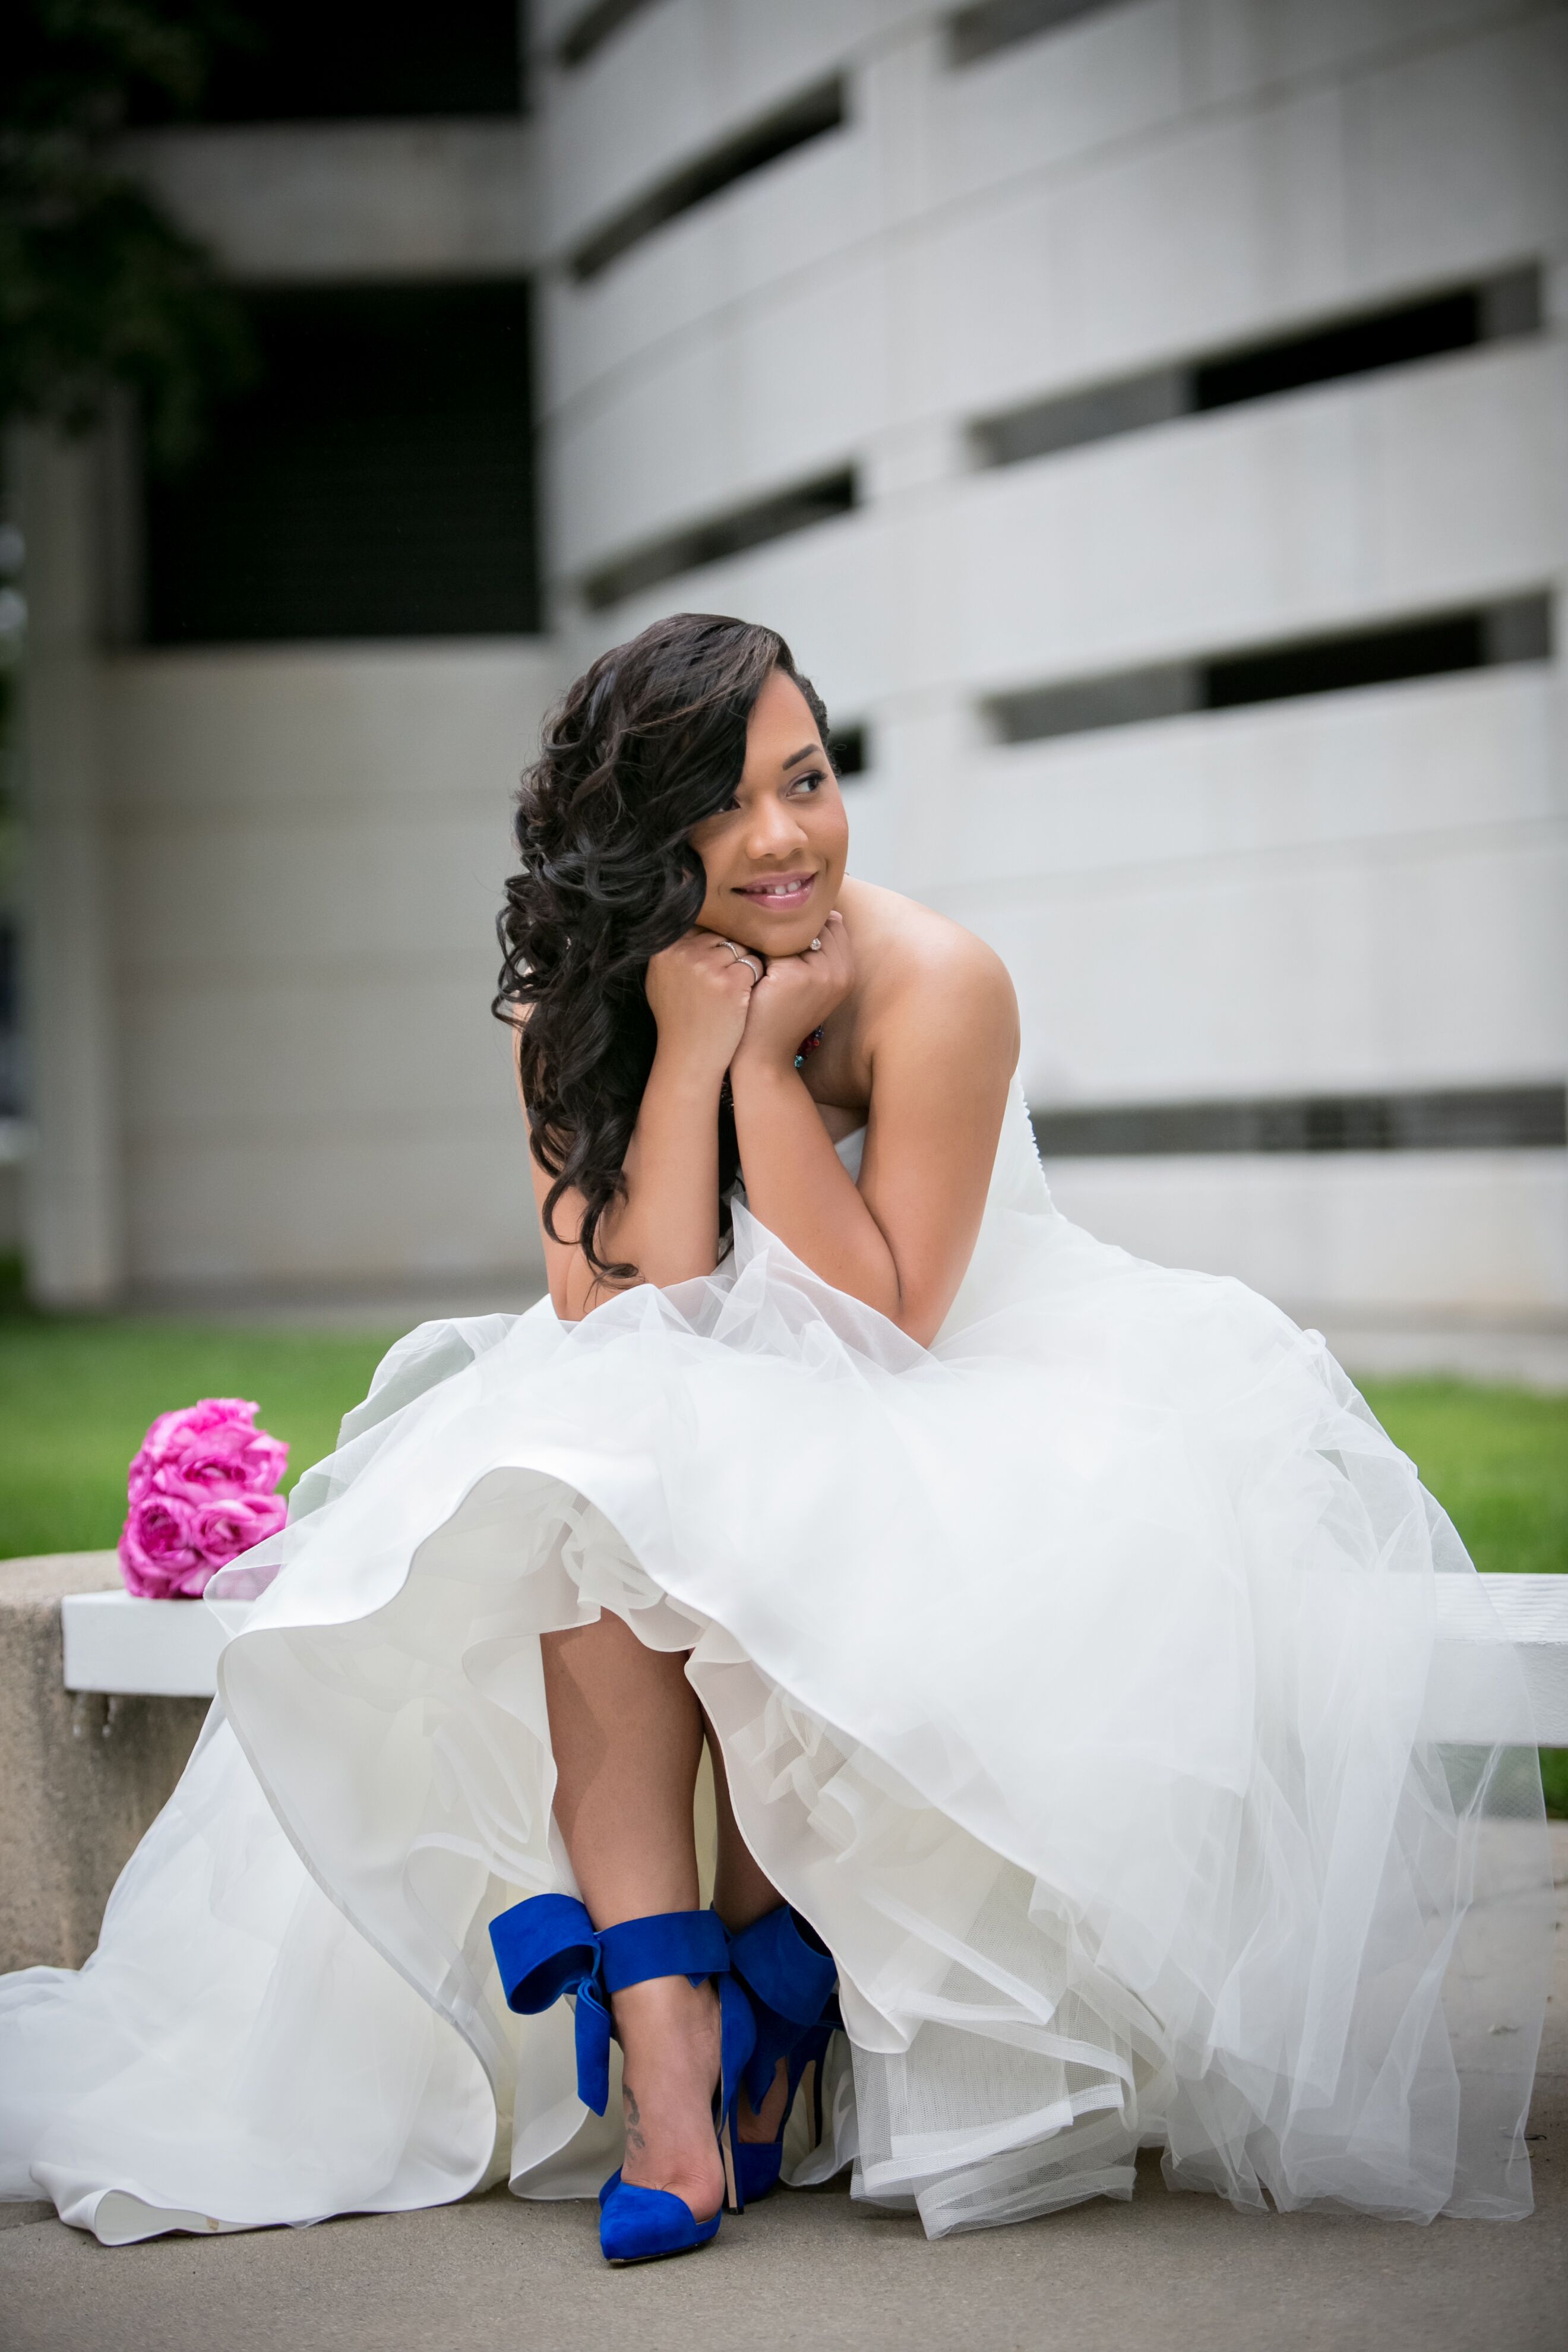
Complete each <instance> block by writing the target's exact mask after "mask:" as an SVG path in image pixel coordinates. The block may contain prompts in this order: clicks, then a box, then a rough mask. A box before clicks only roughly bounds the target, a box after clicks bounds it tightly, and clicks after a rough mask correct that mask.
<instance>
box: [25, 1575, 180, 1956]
mask: <svg viewBox="0 0 1568 2352" xmlns="http://www.w3.org/2000/svg"><path fill="white" fill-rule="evenodd" d="M119 1583H120V1570H119V1566H118V1563H117V1562H116V1560H115V1558H114V1554H113V1553H112V1552H62V1553H59V1554H58V1555H57V1556H55V1557H53V1558H50V1559H12V1560H0V1787H3V1788H4V1789H5V1804H4V1805H3V1806H0V1969H24V1968H33V1967H36V1966H37V1965H39V1964H40V1963H42V1964H47V1965H52V1966H55V1967H64V1968H79V1967H80V1965H81V1963H82V1961H83V1960H85V1959H86V1958H87V1956H88V1954H89V1952H90V1951H91V1950H92V1949H93V1947H94V1946H95V1945H96V1943H97V1942H98V1931H99V1927H100V1922H101V1920H102V1917H103V1906H104V1905H105V1904H106V1903H107V1902H108V1900H109V1895H110V1888H111V1887H112V1886H113V1885H114V1882H115V1880H116V1879H117V1878H118V1877H119V1875H120V1873H121V1870H122V1869H123V1868H124V1866H125V1864H126V1862H127V1861H128V1860H129V1858H130V1855H131V1853H132V1848H133V1847H134V1846H135V1845H136V1843H138V1841H139V1840H140V1839H141V1837H142V1835H143V1833H144V1832H146V1830H147V1829H148V1828H149V1827H150V1826H151V1824H152V1822H153V1819H154V1818H155V1816H156V1815H157V1814H158V1813H159V1812H160V1811H162V1809H163V1806H164V1804H165V1803H166V1802H167V1801H168V1798H169V1794H170V1792H171V1790H173V1788H174V1783H175V1781H176V1780H178V1779H179V1777H180V1774H181V1772H182V1771H183V1770H184V1765H185V1759H186V1758H187V1757H188V1756H189V1754H190V1752H191V1749H192V1748H193V1747H194V1746H195V1737H196V1734H197V1732H198V1731H199V1730H200V1729H201V1726H202V1719H203V1717H205V1713H206V1707H207V1703H206V1701H205V1698H201V1697H180V1698H152V1697H135V1696H120V1695H112V1696H103V1695H98V1694H94V1693H90V1692H85V1691H76V1692H73V1691H69V1690H68V1689H67V1688H66V1682H65V1656H64V1641H63V1634H62V1630H61V1624H60V1603H61V1601H62V1600H63V1599H64V1598H65V1597H66V1595H67V1594H68V1593H75V1592H80V1591H84V1590H87V1591H105V1590H107V1589H112V1588H114V1587H117V1586H118V1585H119ZM204 1613H205V1612H204Z"/></svg>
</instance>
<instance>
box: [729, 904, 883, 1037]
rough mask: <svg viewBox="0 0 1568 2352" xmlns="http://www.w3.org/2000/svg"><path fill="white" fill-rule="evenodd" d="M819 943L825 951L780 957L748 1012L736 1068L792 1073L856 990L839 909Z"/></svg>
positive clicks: (770, 968) (809, 951)
mask: <svg viewBox="0 0 1568 2352" xmlns="http://www.w3.org/2000/svg"><path fill="white" fill-rule="evenodd" d="M818 937H819V938H820V940H821V941H822V945H821V946H820V947H819V948H817V949H816V950H813V949H811V948H806V949H805V950H803V952H802V953H801V954H799V955H793V956H774V958H773V961H772V962H771V963H770V964H769V966H768V970H767V977H766V979H765V980H763V982H761V983H760V985H759V986H758V987H757V988H756V990H755V991H754V992H753V993H752V1001H751V1003H750V1004H749V1005H748V1006H747V1008H746V1019H745V1029H744V1034H743V1035H742V1037H741V1039H740V1041H739V1044H738V1045H737V1047H736V1049H735V1052H734V1055H733V1058H732V1061H731V1068H732V1069H733V1070H735V1071H736V1072H741V1071H743V1070H745V1069H748V1068H761V1067H766V1068H769V1069H784V1070H790V1069H793V1068H794V1067H795V1055H797V1054H798V1053H799V1051H800V1049H801V1045H802V1041H803V1040H804V1039H805V1038H807V1037H809V1036H810V1034H811V1033H812V1031H813V1030H814V1029H820V1028H821V1026H822V1024H823V1023H824V1022H825V1021H826V1018H827V1016H828V1014H829V1013H832V1012H833V1011H834V1010H835V1008H836V1007H837V1006H838V1005H840V1004H842V1003H843V1002H844V1000H845V998H846V997H847V995H848V993H849V992H850V990H851V989H852V988H853V987H854V985H855V958H854V953H853V951H852V950H851V948H850V945H849V933H848V930H847V928H846V926H845V921H844V918H843V916H842V915H841V914H839V912H838V910H837V908H835V909H834V910H833V912H832V913H831V914H830V915H829V916H828V918H827V920H826V922H825V923H824V925H823V927H822V929H821V931H820V932H819V933H818Z"/></svg>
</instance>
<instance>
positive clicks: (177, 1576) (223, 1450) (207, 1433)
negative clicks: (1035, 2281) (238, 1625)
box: [120, 1397, 289, 1601]
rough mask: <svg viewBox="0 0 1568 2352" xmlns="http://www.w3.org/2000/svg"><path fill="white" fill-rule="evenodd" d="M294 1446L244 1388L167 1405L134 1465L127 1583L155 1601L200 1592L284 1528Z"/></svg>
mask: <svg viewBox="0 0 1568 2352" xmlns="http://www.w3.org/2000/svg"><path fill="white" fill-rule="evenodd" d="M288 1461H289V1448H288V1447H287V1446H286V1445H284V1444H281V1443H280V1442H279V1440H278V1439H277V1438H276V1437H270V1436H268V1433H267V1432H266V1430H264V1429H258V1428H257V1426H256V1407H255V1405H254V1404H247V1403H246V1402H244V1401H243V1399H241V1398H239V1397H205V1398H204V1399H203V1400H202V1402H201V1403H199V1404H193V1405H185V1406H183V1407H182V1408H181V1409H180V1410H179V1411H178V1412H164V1413H160V1414H159V1416H158V1418H157V1420H156V1421H155V1422H154V1423H153V1426H152V1428H151V1429H150V1430H149V1431H148V1432H147V1434H146V1436H145V1437H144V1438H143V1439H142V1444H141V1446H140V1447H139V1448H138V1450H137V1454H136V1457H135V1459H134V1461H133V1462H132V1465H131V1472H130V1477H129V1480H128V1486H129V1499H130V1510H129V1512H128V1514H127V1517H126V1520H125V1525H124V1528H122V1529H121V1537H120V1567H121V1574H122V1575H123V1577H124V1579H125V1583H126V1589H127V1590H128V1591H131V1592H133V1593H136V1594H137V1595H138V1596H139V1597H141V1598H143V1599H147V1600H153V1601H172V1600H174V1599H177V1598H184V1599H190V1600H195V1599H196V1598H198V1597H199V1596H200V1594H201V1593H202V1592H203V1591H205V1588H206V1584H207V1581H208V1579H209V1578H210V1577H212V1576H213V1575H214V1574H215V1573H216V1570H218V1569H220V1568H226V1566H227V1565H228V1563H229V1561H230V1560H232V1559H237V1557H238V1556H239V1554H240V1553H241V1552H245V1551H248V1550H249V1549H251V1547H252V1545H254V1544H258V1543H260V1542H261V1541H263V1539H264V1538H266V1537H268V1536H269V1535H272V1534H273V1533H275V1532H276V1530H277V1529H278V1528H280V1527H281V1526H282V1524H283V1522H284V1519H285V1518H286V1517H287V1516H288V1505H287V1504H286V1503H285V1501H284V1499H283V1497H282V1496H281V1495H279V1494H277V1493H276V1492H274V1491H273V1490H274V1489H275V1488H276V1486H277V1485H278V1482H279V1479H280V1478H281V1476H282V1475H283V1472H284V1470H285V1468H286V1467H287V1465H288Z"/></svg>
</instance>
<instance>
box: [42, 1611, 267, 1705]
mask: <svg viewBox="0 0 1568 2352" xmlns="http://www.w3.org/2000/svg"><path fill="white" fill-rule="evenodd" d="M228 1614H229V1612H228V1611H227V1610H226V1611H225V1615H226V1616H227V1615H228ZM60 1630H61V1633H62V1634H63V1635H64V1642H65V1660H66V1674H65V1681H66V1688H67V1690H72V1691H109V1692H111V1693H125V1694H129V1693H134V1694H136V1695H137V1696H140V1697H142V1698H211V1697H212V1696H213V1694H214V1692H215V1691H216V1688H217V1679H216V1677H217V1660H218V1652H219V1651H220V1650H221V1649H222V1648H223V1645H224V1643H225V1642H226V1641H227V1639H228V1635H229V1630H230V1629H229V1628H228V1627H226V1626H225V1625H224V1624H222V1623H220V1622H219V1619H218V1614H217V1612H216V1609H209V1608H208V1607H207V1606H206V1604H205V1601H137V1600H134V1599H132V1595H131V1594H130V1593H129V1592H124V1591H121V1592H68V1593H67V1595H66V1597H65V1599H64V1600H63V1601H61V1602H60Z"/></svg>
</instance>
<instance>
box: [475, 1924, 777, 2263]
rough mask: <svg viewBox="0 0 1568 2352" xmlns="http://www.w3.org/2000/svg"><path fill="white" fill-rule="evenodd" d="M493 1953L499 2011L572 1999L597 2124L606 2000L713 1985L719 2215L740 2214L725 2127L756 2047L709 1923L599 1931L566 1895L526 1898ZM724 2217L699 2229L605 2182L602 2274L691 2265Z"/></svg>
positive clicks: (726, 1953) (495, 1931) (654, 2193)
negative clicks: (664, 2261) (663, 1987)
mask: <svg viewBox="0 0 1568 2352" xmlns="http://www.w3.org/2000/svg"><path fill="white" fill-rule="evenodd" d="M490 1944H491V1947H492V1948H493V1949H494V1952H495V1956H496V1966H497V1968H498V1969H500V1980H501V1983H502V1985H503V1987H504V1988H505V1990H506V1997H507V2004H508V2006H509V2007H510V2008H511V2009H515V2010H518V2011H521V2014H522V2015H524V2016H525V2017H532V2016H536V2015H537V2014H538V2013H539V2011H541V2010H545V2009H549V2008H550V2007H551V2005H552V2003H553V2002H555V2001H557V2000H560V1999H561V1997H562V1995H563V1993H569V1994H572V1995H573V1996H574V1998H575V2001H576V2010H577V2016H576V2033H577V2095H578V2097H579V2098H580V2099H581V2100H582V2102H583V2104H584V2106H586V2107H592V2108H593V2110H594V2113H595V2115H596V2116H602V2115H603V2114H604V2112H605V2107H606V2106H607V2105H608V2104H609V2097H610V2041H611V2036H612V2033H613V2032H614V2028H613V2025H612V2022H611V2017H610V1996H611V1995H612V1994H613V1993H617V1992H621V1991H624V1990H625V1989H626V1986H627V1985H635V1984H644V1983H646V1982H647V1979H649V1978H650V1977H677V1976H684V1977H689V1978H690V1979H691V1982H692V1983H693V1984H694V1985H696V1984H700V1983H701V1981H702V1979H703V1978H704V1977H711V1978H712V1979H714V1982H715V1984H716V1986H717V1988H718V1992H719V2050H720V2057H719V2091H718V2095H717V2097H716V2099H715V2101H714V2124H715V2127H716V2129H717V2132H718V2137H719V2153H720V2156H721V2159H722V2162H723V2167H724V2203H725V2204H726V2205H727V2206H728V2207H729V2208H730V2209H731V2211H734V2212H738V2211H740V2210H741V2209H742V2206H743V2205H744V2203H745V2191H744V2189H743V2186H742V2181H741V2179H740V2174H739V2170H738V2168H737V2166H736V2163H735V2140H734V2132H733V2120H734V2109H735V2098H736V2095H737V2093H738V2091H739V2089H740V2085H741V2075H742V2071H743V2069H744V2067H745V2064H746V2061H747V2060H748V2058H749V2057H750V2056H751V2053H752V2042H753V2041H754V2039H755V2032H756V2029H755V2026H754V2023H753V2021H752V2008H751V2004H750V2002H749V2001H748V2000H747V1998H746V1996H745V1994H744V1993H743V1992H742V1990H741V1988H740V1986H739V1985H738V1984H737V1983H736V1982H735V1980H734V1979H733V1977H732V1976H731V1972H730V1941H729V1937H727V1936H726V1934H725V1932H724V1927H723V1924H722V1922H721V1920H720V1919H719V1918H718V1916H716V1914H715V1913H713V1912H711V1911H658V1912H655V1913H653V1914H652V1915H651V1916H649V1917H647V1918H646V1919H625V1920H623V1921H622V1922H621V1923H620V1925H619V1926H618V1927H605V1928H603V1929H602V1930H596V1929H595V1926H594V1923H593V1921H592V1920H591V1919H590V1918H589V1916H588V1914H587V1912H586V1910H585V1909H584V1906H583V1905H582V1904H581V1903H579V1902H578V1901H577V1900H576V1898H575V1897H574V1895H531V1896H530V1897H529V1898H528V1900H527V1901H526V1902H523V1903H517V1904H514V1905H513V1906H512V1908H511V1909H510V1911H503V1912H502V1913H501V1914H500V1917H499V1918H497V1919H492V1920H491V1921H490ZM721 2218H722V2213H721V2212H720V2213H715V2214H714V2216H713V2218H712V2220H711V2221H698V2219H697V2217H696V2215H695V2214H694V2213H693V2212H692V2210H691V2208H690V2207H689V2205H688V2204H687V2203H686V2201H685V2200H684V2198H680V2197H676V2196H674V2195H672V2194H671V2192H670V2191H669V2190H668V2189H642V2188H639V2187H638V2186H637V2183H636V2182H635V2181H628V2180H623V2179H621V2176H620V2174H619V2172H618V2171H617V2172H613V2173H612V2174H611V2175H610V2178H609V2179H608V2180H606V2181H605V2185H604V2187H603V2189H601V2190H600V2191H599V2244H600V2246H601V2247H602V2249H603V2251H604V2255H605V2261H606V2262H610V2263H646V2262H653V2261H657V2260H658V2259H660V2258H661V2257H662V2256H664V2255H667V2254H685V2253H690V2252H692V2251H693V2250H694V2249H695V2248H696V2247H698V2246H705V2245H706V2244H707V2243H708V2242H709V2240H710V2238H713V2237H715V2236H717V2234H718V2230H719V2223H720V2221H721Z"/></svg>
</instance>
